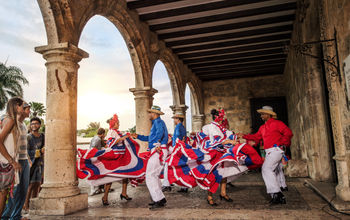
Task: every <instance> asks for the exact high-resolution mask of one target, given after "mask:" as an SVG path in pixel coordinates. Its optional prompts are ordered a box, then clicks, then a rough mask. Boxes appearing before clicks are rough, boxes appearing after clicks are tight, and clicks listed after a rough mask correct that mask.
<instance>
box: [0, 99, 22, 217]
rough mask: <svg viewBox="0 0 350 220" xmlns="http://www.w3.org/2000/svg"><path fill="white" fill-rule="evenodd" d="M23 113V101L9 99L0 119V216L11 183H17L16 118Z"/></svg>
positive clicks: (18, 167)
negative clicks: (4, 112)
mask: <svg viewBox="0 0 350 220" xmlns="http://www.w3.org/2000/svg"><path fill="white" fill-rule="evenodd" d="M22 113H23V100H22V99H21V98H18V97H14V98H11V99H10V100H9V101H8V103H7V107H6V114H5V115H4V116H3V117H1V132H0V172H1V175H0V215H2V213H3V211H4V208H5V204H6V198H7V195H8V193H9V189H10V187H11V185H12V183H13V182H15V184H17V183H18V178H15V171H16V172H18V171H19V170H20V168H21V165H20V164H19V163H18V161H17V160H16V158H17V154H16V152H17V146H18V145H17V142H18V134H19V133H20V130H19V128H18V125H19V122H18V118H19V116H20V115H22Z"/></svg>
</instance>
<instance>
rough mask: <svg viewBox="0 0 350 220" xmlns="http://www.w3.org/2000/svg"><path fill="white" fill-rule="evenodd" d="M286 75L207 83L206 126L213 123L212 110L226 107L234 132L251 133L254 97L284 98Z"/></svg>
mask: <svg viewBox="0 0 350 220" xmlns="http://www.w3.org/2000/svg"><path fill="white" fill-rule="evenodd" d="M284 87H285V86H284V83H283V76H281V75H276V76H265V77H254V78H242V79H231V80H217V81H205V82H203V97H204V114H205V124H207V123H209V122H210V121H211V115H210V110H211V109H213V108H224V109H225V111H226V113H227V118H228V120H229V124H230V129H232V130H234V131H235V132H243V133H249V132H250V127H251V114H250V102H249V99H251V98H265V97H277V96H284V95H285V94H281V91H282V93H283V91H285V89H284Z"/></svg>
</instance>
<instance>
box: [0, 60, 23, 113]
mask: <svg viewBox="0 0 350 220" xmlns="http://www.w3.org/2000/svg"><path fill="white" fill-rule="evenodd" d="M22 84H23V85H24V84H28V80H27V79H26V78H25V77H24V76H23V72H22V70H21V69H20V68H18V67H15V66H8V67H7V66H6V63H0V110H3V109H4V108H5V106H6V103H7V101H8V100H9V98H11V97H14V96H20V97H22V96H23V89H22Z"/></svg>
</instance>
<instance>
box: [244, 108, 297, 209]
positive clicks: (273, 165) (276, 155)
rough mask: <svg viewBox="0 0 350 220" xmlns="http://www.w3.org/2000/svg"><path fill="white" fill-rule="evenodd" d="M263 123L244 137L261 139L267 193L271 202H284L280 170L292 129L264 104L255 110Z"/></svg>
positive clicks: (283, 185)
mask: <svg viewBox="0 0 350 220" xmlns="http://www.w3.org/2000/svg"><path fill="white" fill-rule="evenodd" d="M257 111H258V112H259V113H260V116H261V119H262V120H263V121H265V124H264V125H262V126H261V127H260V128H259V131H258V132H257V133H256V134H248V135H244V136H243V138H245V139H253V140H257V141H260V140H263V141H264V150H265V152H266V157H265V161H264V164H263V166H262V176H263V179H264V182H265V185H266V190H267V193H269V194H271V197H272V200H271V201H270V203H271V204H285V203H286V200H285V197H284V195H283V193H282V192H281V191H287V190H288V188H287V185H286V181H285V178H284V174H283V170H282V156H283V154H284V151H283V148H284V147H289V146H290V140H291V138H292V136H293V133H292V131H291V130H290V129H289V128H288V127H287V126H286V125H285V124H284V123H283V122H282V121H279V120H276V118H277V114H276V113H275V112H274V111H273V109H272V107H270V106H264V107H263V108H262V109H259V110H257Z"/></svg>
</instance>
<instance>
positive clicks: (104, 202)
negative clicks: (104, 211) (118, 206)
mask: <svg viewBox="0 0 350 220" xmlns="http://www.w3.org/2000/svg"><path fill="white" fill-rule="evenodd" d="M102 205H103V206H108V205H109V203H108V200H103V198H102Z"/></svg>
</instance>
